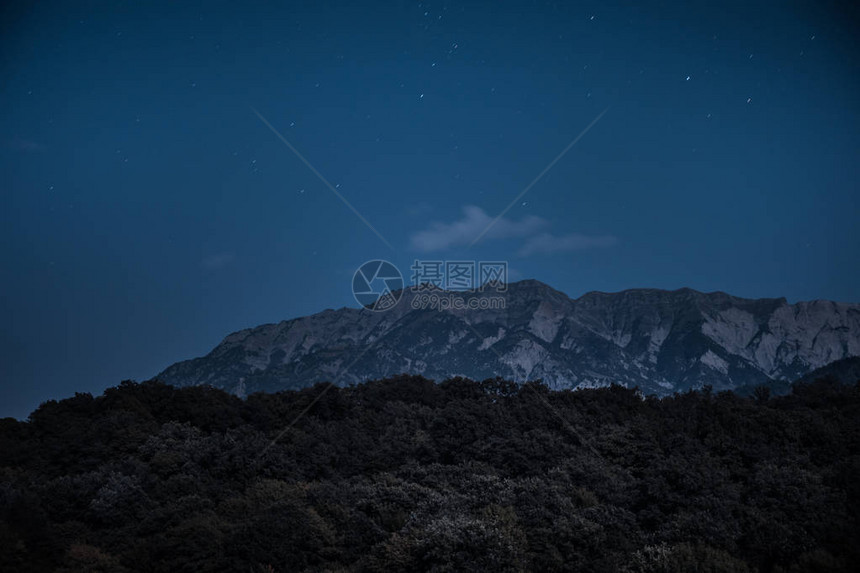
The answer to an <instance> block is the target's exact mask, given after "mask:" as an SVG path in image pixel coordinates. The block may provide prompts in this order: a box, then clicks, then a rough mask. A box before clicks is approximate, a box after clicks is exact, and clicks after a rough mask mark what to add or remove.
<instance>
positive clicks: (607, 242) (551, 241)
mask: <svg viewBox="0 0 860 573" xmlns="http://www.w3.org/2000/svg"><path fill="white" fill-rule="evenodd" d="M617 242H618V239H617V238H615V237H613V236H611V235H601V236H589V235H580V234H579V233H573V234H570V235H563V236H554V235H551V234H550V233H540V234H538V235H534V236H532V237H529V238H528V239H526V242H525V243H524V244H523V246H522V247H520V248H519V250H518V251H517V255H518V256H520V257H527V256H529V255H534V254H552V253H560V252H565V251H581V250H583V249H593V248H602V247H611V246H612V245H614V244H616V243H617Z"/></svg>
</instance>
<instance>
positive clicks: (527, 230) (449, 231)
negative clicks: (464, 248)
mask: <svg viewBox="0 0 860 573" xmlns="http://www.w3.org/2000/svg"><path fill="white" fill-rule="evenodd" d="M492 221H493V218H492V217H490V216H489V215H487V214H486V213H485V212H484V210H483V209H481V208H480V207H475V206H474V205H467V206H465V207H463V218H461V219H458V220H456V221H453V222H451V223H441V222H438V221H437V222H434V223H431V224H430V228H428V229H424V230H423V231H418V232H417V233H415V234H413V235H412V236H411V237H410V238H409V244H410V246H411V247H412V248H413V249H416V250H418V251H422V252H425V253H429V252H432V251H442V250H445V249H450V248H451V247H456V246H459V245H468V244H469V243H471V242H472V241H473V240H474V239H475V237H477V236H478V235H480V234H481V233H482V232H483V231H484V230H485V229H486V228H487V227H488V226H489V225H490V224H491V223H492ZM548 225H549V223H548V222H547V221H546V220H545V219H541V218H540V217H536V216H534V215H529V216H527V217H525V218H524V219H522V220H521V221H512V220H510V219H505V218H501V219H499V220H498V221H496V223H495V224H494V225H493V226H492V227H490V230H489V231H487V234H486V235H484V239H507V238H512V237H527V236H529V235H533V234H534V233H537V232H539V231H540V230H541V229H544V228H546V227H547V226H548Z"/></svg>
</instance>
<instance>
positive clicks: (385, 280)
mask: <svg viewBox="0 0 860 573" xmlns="http://www.w3.org/2000/svg"><path fill="white" fill-rule="evenodd" d="M352 294H353V296H354V297H355V300H356V301H357V302H358V304H360V305H361V306H363V307H364V308H366V309H368V310H372V311H374V312H378V311H383V310H388V309H390V308H393V307H394V305H396V304H397V303H398V302H399V301H400V297H401V296H402V295H403V275H401V274H400V271H399V270H397V267H395V266H394V265H393V264H391V263H389V262H388V261H382V260H374V261H367V262H366V263H364V264H363V265H361V266H360V267H358V270H356V271H355V274H354V275H353V277H352Z"/></svg>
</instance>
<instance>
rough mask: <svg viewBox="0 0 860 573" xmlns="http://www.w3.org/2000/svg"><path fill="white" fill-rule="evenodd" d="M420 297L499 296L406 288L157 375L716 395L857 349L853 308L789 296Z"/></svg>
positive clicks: (265, 328) (255, 336)
mask: <svg viewBox="0 0 860 573" xmlns="http://www.w3.org/2000/svg"><path fill="white" fill-rule="evenodd" d="M425 294H426V293H425ZM431 294H436V295H437V296H448V295H455V296H460V297H462V298H463V300H464V301H466V302H467V303H468V301H469V300H471V299H473V298H478V299H480V298H486V297H503V300H504V308H487V309H482V310H453V309H448V310H436V309H429V308H425V309H415V308H413V301H414V300H415V297H416V296H422V295H421V294H416V293H414V292H412V291H411V290H410V289H405V290H404V291H403V293H402V295H403V296H402V300H400V301H399V303H398V304H397V305H396V306H394V307H393V308H391V309H390V310H387V311H384V312H373V311H371V310H368V309H364V308H362V309H356V308H341V309H338V310H331V309H329V310H325V311H323V312H320V313H318V314H314V315H311V316H306V317H301V318H296V319H292V320H286V321H282V322H279V323H276V324H264V325H261V326H258V327H255V328H249V329H245V330H240V331H238V332H234V333H232V334H230V335H229V336H227V337H226V338H225V339H224V340H223V341H222V342H221V343H220V344H219V345H218V346H216V347H215V348H214V349H213V350H212V351H211V352H210V353H209V354H207V355H206V356H203V357H200V358H195V359H192V360H186V361H183V362H179V363H176V364H174V365H172V366H170V367H169V368H167V369H166V370H164V371H163V372H162V373H161V374H159V375H158V376H157V378H158V379H160V380H162V381H164V382H168V383H171V384H174V385H177V386H188V385H199V384H209V385H212V386H216V387H219V388H223V389H226V390H229V391H231V392H234V393H236V394H238V395H245V394H248V393H251V392H255V391H278V390H284V389H291V388H299V387H304V386H308V385H311V384H314V383H316V382H321V381H329V382H334V383H335V384H337V385H341V386H343V385H349V384H352V383H357V382H361V381H364V380H368V379H374V378H381V377H385V376H390V375H393V374H398V373H411V374H421V375H423V376H425V377H427V378H431V379H435V380H441V379H445V378H448V377H451V376H455V375H461V376H467V377H469V378H473V379H483V378H491V377H496V376H501V377H504V378H508V379H513V380H516V381H519V382H523V381H526V380H534V379H542V380H543V381H544V382H545V383H546V384H548V385H549V386H550V387H553V388H582V387H595V386H603V385H607V384H610V383H618V384H622V385H624V386H628V387H633V386H638V387H639V388H640V389H641V390H642V391H643V392H644V393H646V394H652V393H653V394H657V395H665V394H671V393H673V392H675V391H685V390H687V389H690V388H699V387H701V386H703V385H706V384H710V385H711V386H713V387H714V389H715V390H723V389H733V388H738V387H742V386H749V385H755V384H760V383H767V382H769V381H788V380H794V379H796V378H799V377H801V376H803V375H804V374H807V373H808V372H810V371H812V370H814V369H816V368H820V367H822V366H824V365H826V364H829V363H831V362H833V361H835V360H839V359H843V358H846V357H851V356H860V304H853V303H837V302H831V301H823V300H817V301H809V302H798V303H795V304H789V303H788V302H787V301H786V300H785V299H784V298H773V299H745V298H739V297H734V296H731V295H728V294H725V293H722V292H712V293H702V292H698V291H695V290H692V289H688V288H683V289H679V290H675V291H665V290H658V289H632V290H626V291H621V292H617V293H602V292H589V293H586V294H584V295H583V296H581V297H579V298H577V299H571V298H569V297H568V296H567V295H565V294H564V293H561V292H559V291H557V290H555V289H553V288H551V287H549V286H548V285H545V284H543V283H541V282H539V281H535V280H526V281H520V282H517V283H511V284H509V285H507V291H506V292H504V293H496V292H493V291H488V292H482V293H481V292H479V293H446V292H445V291H438V292H435V293H431ZM479 302H481V301H477V302H476V303H473V304H476V306H481V305H478V304H477V303H479ZM483 306H487V305H483Z"/></svg>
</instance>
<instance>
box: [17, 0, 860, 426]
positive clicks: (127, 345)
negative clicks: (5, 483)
mask: <svg viewBox="0 0 860 573" xmlns="http://www.w3.org/2000/svg"><path fill="white" fill-rule="evenodd" d="M27 4H29V3H27ZM144 4H145V5H144V6H137V3H134V2H127V3H72V2H57V3H50V2H41V3H35V4H30V5H29V7H28V6H27V5H24V6H19V7H18V8H15V9H13V10H12V11H9V10H10V9H9V8H5V10H6V13H4V14H2V17H0V22H2V24H0V26H2V30H0V32H2V35H0V45H2V49H0V57H2V62H0V66H2V67H0V98H2V112H0V169H2V192H0V197H2V203H0V268H2V277H0V278H2V283H0V289H2V290H0V292H2V297H0V312H2V316H3V328H2V339H0V349H2V350H0V384H2V392H3V396H4V398H3V400H2V406H0V416H2V415H12V416H26V414H27V413H28V412H29V411H31V410H32V409H33V408H34V407H36V406H37V405H38V403H39V402H40V401H43V400H45V399H48V398H60V397H64V396H68V395H70V394H72V393H73V392H74V391H91V392H100V391H101V390H102V389H103V388H104V387H106V386H110V385H113V384H116V383H117V382H119V381H120V380H122V379H126V378H135V379H145V378H147V377H150V376H152V375H154V374H155V373H157V372H158V371H160V370H161V369H163V368H164V367H166V366H167V365H169V364H171V363H172V362H174V361H177V360H180V359H185V358H189V357H192V356H197V355H201V354H204V353H206V352H208V350H209V349H211V347H212V346H214V345H215V344H217V343H218V342H219V341H220V340H221V338H222V337H223V336H224V335H226V334H228V333H229V332H231V331H234V330H237V329H240V328H244V327H248V326H254V325H257V324H260V323H264V322H275V321H279V320H282V319H286V318H291V317H295V316H299V315H304V314H310V313H313V312H317V311H320V310H322V309H324V308H329V307H340V306H344V305H352V306H355V304H356V303H355V302H354V301H353V299H352V295H351V292H350V281H351V277H352V274H353V271H354V270H355V269H356V268H357V267H358V266H359V265H360V264H361V263H362V262H364V261H365V260H368V259H372V258H378V257H382V258H386V259H389V260H391V261H393V262H395V263H396V264H397V265H398V266H399V267H400V268H401V269H403V270H404V273H407V272H408V270H407V269H408V267H409V264H410V262H411V261H412V260H413V259H414V258H416V257H418V258H422V259H455V258H460V259H463V258H466V259H474V260H485V259H495V260H498V259H502V260H507V261H509V264H510V267H511V269H512V271H511V272H512V278H537V279H539V280H542V281H544V282H547V283H549V284H551V285H552V286H554V287H556V288H558V289H560V290H562V291H564V292H566V293H567V294H569V295H571V296H579V295H581V294H582V293H584V292H587V291H589V290H603V291H617V290H622V289H626V288H634V287H659V288H669V289H674V288H679V287H682V286H689V287H692V288H696V289H699V290H704V291H713V290H723V291H727V292H730V293H732V294H736V295H739V296H747V297H764V296H773V297H776V296H786V297H788V298H789V300H792V301H796V300H806V299H815V298H828V299H837V300H844V301H858V300H860V265H858V261H860V244H858V243H860V239H858V229H857V227H858V224H857V221H858V220H860V206H858V183H857V182H858V175H860V117H859V116H860V64H858V55H860V50H858V40H857V38H858V37H860V33H858V29H857V18H856V16H857V14H856V12H852V11H851V10H849V9H847V8H842V7H840V6H839V5H838V4H833V3H822V2H808V3H791V5H790V6H789V5H786V6H783V7H780V8H778V9H777V8H774V5H773V3H759V2H742V3H738V4H737V5H735V6H731V5H729V4H726V3H713V4H719V6H715V7H711V6H709V5H710V4H712V3H711V2H704V3H697V2H661V3H644V2H630V3H627V4H611V3H607V2H592V3H566V2H558V3H553V2H550V3H543V2H519V3H510V4H508V3H499V2H465V3H463V2H420V3H419V2H412V3H392V4H390V5H384V4H385V3H381V2H372V3H365V4H364V5H361V4H359V3H355V2H344V3H342V4H339V3H332V2H307V3H295V2H294V3H289V4H285V6H284V7H283V8H281V9H273V8H272V5H271V3H265V4H261V5H259V6H245V5H241V6H240V5H239V3H236V4H235V5H232V6H230V5H216V4H214V3H205V4H203V3H201V4H199V5H197V6H193V5H191V4H190V3H176V4H173V3H170V4H167V3H165V4H161V5H158V4H156V3H152V2H148V3H144ZM649 4H650V5H649ZM787 4H788V3H787ZM252 106H253V108H255V109H256V110H258V111H259V113H260V114H261V115H262V116H263V117H264V118H266V120H267V121H269V122H270V123H271V125H272V126H273V127H274V128H275V129H276V130H278V131H279V132H280V133H281V134H282V135H283V136H284V137H285V138H286V139H287V140H288V141H289V142H290V143H291V144H292V145H293V146H295V148H296V149H297V150H298V151H299V152H300V153H302V154H303V155H304V156H305V157H306V158H307V160H308V161H309V162H310V163H311V164H312V165H313V166H314V167H315V168H316V169H317V170H318V171H319V172H320V174H322V175H323V176H324V177H325V178H326V179H328V180H329V181H330V182H331V184H332V185H334V186H337V190H338V192H339V193H341V194H342V195H343V196H344V198H345V199H346V200H347V201H349V202H350V203H351V204H352V205H353V206H354V207H355V209H356V210H358V211H359V212H360V213H361V214H362V215H363V216H364V217H365V218H366V219H367V220H368V221H369V223H370V224H371V225H372V226H373V227H374V228H375V229H377V231H378V232H379V233H380V234H381V235H382V236H383V237H384V238H385V239H386V240H387V241H388V242H389V243H390V244H391V245H392V246H393V249H391V248H389V247H387V246H386V245H385V243H384V242H383V241H382V240H380V239H379V238H378V237H377V236H376V235H375V234H374V233H373V232H372V231H371V230H369V229H368V227H367V226H366V225H365V224H364V223H363V222H362V221H361V220H360V219H359V217H357V216H356V215H355V214H354V213H353V212H352V211H351V210H350V209H349V208H347V207H346V206H345V205H344V203H342V202H341V200H340V199H338V197H337V196H336V195H335V194H334V193H333V192H332V191H331V190H329V189H328V188H327V187H326V186H325V185H324V184H323V183H322V182H321V181H320V180H319V179H318V178H317V177H316V175H314V173H313V172H312V171H311V170H310V169H309V168H308V167H307V166H306V165H305V164H304V163H302V162H301V161H300V160H299V159H298V158H297V157H296V155H294V154H293V152H292V151H291V150H290V149H289V148H288V147H287V146H286V145H285V144H284V143H282V142H281V141H280V140H279V139H278V137H277V136H276V135H275V134H274V133H273V132H272V131H270V130H269V128H268V127H266V125H264V123H263V122H262V121H261V120H260V119H259V118H258V117H257V116H256V115H255V114H254V112H253V111H252V110H251V107H252ZM607 108H609V110H608V111H607V113H606V114H605V115H604V116H603V117H602V118H601V119H600V121H598V122H597V123H596V124H595V125H594V127H593V128H592V129H591V130H590V131H589V132H588V133H587V134H585V136H583V137H582V139H581V140H580V141H579V142H578V143H576V145H575V146H574V147H573V148H571V150H570V151H569V152H568V153H567V154H566V155H565V156H564V157H562V158H561V159H560V160H559V161H558V162H557V163H556V164H555V165H554V166H553V167H552V169H550V170H549V171H548V172H547V173H546V175H545V176H544V177H543V178H542V179H541V180H540V181H538V182H537V183H536V184H535V185H534V186H533V187H532V188H531V189H530V190H529V192H528V193H527V194H526V195H525V196H524V197H523V198H522V200H521V201H517V203H516V204H515V205H514V207H513V208H512V209H511V210H510V211H508V212H507V213H506V214H505V216H504V218H503V219H502V220H500V222H499V223H498V224H497V225H496V227H495V230H494V231H492V232H490V233H488V234H487V235H486V236H485V237H484V238H483V239H482V240H481V241H480V242H479V243H478V244H477V245H475V246H474V247H472V248H468V245H467V243H468V242H469V240H468V237H469V236H470V233H473V232H474V231H475V230H478V229H479V228H481V227H482V226H484V223H485V222H486V220H487V219H490V218H493V217H496V216H497V215H498V214H499V213H500V212H502V210H503V209H504V208H505V207H506V206H507V205H508V204H509V203H510V202H511V201H512V200H513V199H514V198H515V197H516V196H517V195H518V194H519V193H520V192H521V191H523V189H524V188H525V187H526V186H527V185H528V184H529V183H530V182H531V181H532V180H533V179H534V178H535V177H536V176H537V175H538V174H539V173H541V171H543V170H544V169H545V168H546V167H547V166H548V165H549V164H550V162H551V161H552V160H553V159H554V158H555V157H556V156H557V155H558V154H559V152H560V151H561V150H562V149H564V148H565V147H566V146H567V145H568V144H569V143H570V142H571V141H572V140H573V139H574V138H575V137H576V136H577V135H578V134H579V133H580V132H582V130H583V129H584V128H585V127H586V126H587V125H589V123H591V122H592V121H593V120H594V119H595V118H596V117H597V116H598V114H600V113H601V112H602V111H604V110H606V109H607Z"/></svg>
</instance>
